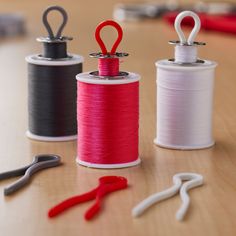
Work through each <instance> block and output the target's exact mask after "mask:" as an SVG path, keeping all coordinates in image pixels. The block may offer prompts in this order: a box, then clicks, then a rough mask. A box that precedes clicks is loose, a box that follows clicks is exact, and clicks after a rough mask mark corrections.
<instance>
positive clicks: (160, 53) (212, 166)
mask: <svg viewBox="0 0 236 236" xmlns="http://www.w3.org/2000/svg"><path fill="white" fill-rule="evenodd" d="M0 3H1V12H15V11H19V12H22V13H23V14H24V15H25V17H26V23H27V29H28V34H27V35H26V36H24V37H17V38H12V39H2V40H0V78H1V86H0V110H1V115H0V131H1V132H0V144H1V149H0V172H2V171H6V170H10V169H14V168H17V167H19V166H23V165H25V164H27V163H29V162H31V160H32V157H33V156H34V155H36V154H41V153H56V154H59V155H61V156H62V160H63V163H64V165H63V166H61V167H58V168H53V169H50V170H45V171H42V172H39V173H37V174H36V175H35V177H34V178H33V179H32V181H31V183H30V184H29V185H28V186H26V187H25V188H23V189H22V190H20V191H18V192H17V193H15V194H14V195H12V196H8V197H4V195H3V188H4V187H5V186H7V185H9V184H10V183H12V181H14V180H16V179H11V180H5V181H1V182H0V192H1V194H0V235H1V236H11V235H24V236H32V235H34V236H42V235H44V236H48V235H57V236H65V235H67V236H71V235H86V236H87V235H104V236H106V235H107V236H108V235H109V236H110V235H112V236H117V235H122V236H123V235H135V236H139V235H155V236H156V235H181V236H183V235H188V236H189V235H208V236H209V235H214V236H217V235H227V236H229V235H232V236H233V235H236V204H235V199H236V184H235V183H236V92H235V91H236V79H235V75H236V65H235V54H236V39H235V36H233V35H226V34H220V33H212V32H204V31H202V32H201V33H200V34H199V35H198V40H199V41H204V42H206V43H207V46H205V47H204V48H200V49H199V55H200V57H201V58H205V59H210V60H215V61H217V62H218V63H219V66H218V67H217V72H216V80H215V82H216V85H215V100H214V101H215V102H214V137H215V140H216V145H215V146H214V147H213V148H209V149H205V150H198V151H176V150H168V149H163V148H160V147H157V146H155V145H154V144H153V139H154V137H155V130H156V115H155V110H156V108H155V104H156V82H155V79H156V69H155V66H154V63H155V61H156V60H158V59H163V58H171V57H173V47H172V46H170V45H168V44H167V42H168V40H170V39H173V40H174V39H177V35H176V33H175V31H174V29H173V27H171V26H170V25H168V24H166V23H165V22H162V21H161V20H153V21H143V22H137V23H122V27H123V30H124V38H123V42H122V43H121V45H120V47H119V48H120V50H119V51H126V52H128V53H130V56H129V57H128V58H126V59H125V61H124V62H123V63H122V66H121V67H122V70H127V71H133V72H137V73H139V74H141V76H142V81H141V86H140V145H139V148H140V156H141V158H142V164H141V165H139V166H137V167H133V168H127V169H118V170H98V169H89V168H85V167H82V166H78V165H76V163H75V156H76V142H62V143H47V142H36V141H31V140H29V139H27V138H26V136H25V131H26V130H27V67H26V62H25V61H24V57H25V56H26V55H28V54H32V53H37V52H40V51H41V48H42V47H41V46H42V45H40V43H37V42H36V41H35V38H36V37H37V36H42V35H46V32H45V29H44V28H43V26H42V23H41V15H42V12H43V10H44V8H45V7H47V6H48V5H51V4H52V3H54V2H52V1H49V0H47V1H46V0H41V1H29V0H22V1H18V0H12V1H7V0H1V1H0ZM57 3H58V4H60V2H57ZM114 3H115V1H108V0H106V1H105V0H103V1H102V0H101V1H82V0H81V1H72V0H70V1H68V0H67V1H63V2H62V4H61V6H63V7H64V8H65V9H66V10H67V12H68V14H69V22H68V25H67V27H66V29H65V35H69V36H73V37H74V40H73V41H72V42H71V43H70V44H69V46H68V47H69V50H70V52H73V53H77V54H81V55H84V56H85V63H84V71H88V70H95V69H96V63H97V62H96V60H95V59H90V58H89V57H88V54H89V53H91V52H97V51H99V48H98V45H97V43H96V42H95V40H94V36H93V34H94V30H95V27H96V25H97V24H98V23H99V22H100V21H102V20H105V19H109V18H111V17H112V10H113V5H114ZM52 15H53V14H52ZM50 19H51V20H52V21H53V22H54V21H55V22H57V21H59V15H58V16H56V15H53V16H52V17H51V18H50ZM104 31H105V32H104V37H105V38H106V39H107V41H109V42H110V44H109V42H108V44H109V45H111V43H112V40H114V39H115V36H116V33H115V31H114V32H113V30H112V29H107V30H104ZM108 35H112V36H111V37H109V36H108ZM177 172H196V173H200V174H202V175H203V176H204V180H205V184H204V186H203V187H200V188H198V189H194V190H192V191H191V193H190V195H191V206H190V208H189V211H188V214H187V216H186V219H185V220H184V222H177V221H176V220H175V212H176V210H177V209H178V207H179V206H180V199H179V197H174V198H172V199H170V200H168V201H165V202H162V203H160V204H158V205H156V206H154V207H152V208H151V209H150V210H148V211H147V212H146V213H145V214H144V215H143V216H142V217H140V218H138V219H133V218H132V217H131V209H132V207H133V206H134V205H136V204H137V203H138V202H140V200H142V199H144V198H145V197H147V196H149V195H150V194H152V193H155V192H157V191H161V190H163V189H165V188H166V187H168V186H170V185H171V184H172V176H173V175H174V174H175V173H177ZM103 175H121V176H125V177H127V178H128V181H129V188H128V189H127V190H123V191H120V192H116V193H114V194H111V195H110V196H109V197H107V198H106V200H105V205H104V208H103V210H102V212H101V214H100V215H99V216H98V217H96V218H95V219H94V220H93V221H91V222H86V221H85V220H84V219H83V214H84V212H85V210H86V209H87V208H88V207H89V205H90V204H91V203H85V204H83V205H81V206H78V207H74V208H73V209H71V210H70V211H68V212H66V213H65V214H62V215H61V216H59V217H57V218H55V219H52V220H51V219H48V218H47V210H48V209H49V208H50V207H51V206H53V205H54V204H55V203H58V202H59V201H61V200H63V199H65V198H67V197H69V196H73V195H76V194H80V193H83V192H85V191H87V190H89V189H91V188H93V187H95V186H96V185H97V180H98V178H99V177H100V176H103Z"/></svg>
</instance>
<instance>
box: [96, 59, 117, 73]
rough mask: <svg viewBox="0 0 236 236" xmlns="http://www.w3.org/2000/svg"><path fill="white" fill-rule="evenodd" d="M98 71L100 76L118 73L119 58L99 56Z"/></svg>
mask: <svg viewBox="0 0 236 236" xmlns="http://www.w3.org/2000/svg"><path fill="white" fill-rule="evenodd" d="M98 72H99V75H100V76H117V75H119V58H99V59H98Z"/></svg>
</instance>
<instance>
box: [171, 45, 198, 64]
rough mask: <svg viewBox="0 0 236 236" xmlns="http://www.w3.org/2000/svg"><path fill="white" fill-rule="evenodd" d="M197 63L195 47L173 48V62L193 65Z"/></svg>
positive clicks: (181, 46) (178, 46) (182, 46)
mask: <svg viewBox="0 0 236 236" xmlns="http://www.w3.org/2000/svg"><path fill="white" fill-rule="evenodd" d="M196 61H197V47H196V46H189V45H187V46H184V45H176V46H175V62H177V63H194V62H196Z"/></svg>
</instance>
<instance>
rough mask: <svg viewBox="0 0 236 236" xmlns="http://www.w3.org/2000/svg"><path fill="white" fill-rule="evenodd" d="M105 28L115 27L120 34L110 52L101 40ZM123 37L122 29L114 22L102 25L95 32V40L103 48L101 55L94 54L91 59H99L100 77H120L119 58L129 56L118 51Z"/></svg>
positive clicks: (105, 22) (108, 21) (109, 21)
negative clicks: (101, 33)
mask: <svg viewBox="0 0 236 236" xmlns="http://www.w3.org/2000/svg"><path fill="white" fill-rule="evenodd" d="M105 26H113V27H114V28H115V29H116V30H117V33H118V37H117V39H116V41H115V42H114V44H113V46H112V49H111V51H110V52H108V51H107V48H106V46H105V44H104V42H103V41H102V39H101V36H100V32H101V30H102V29H103V28H104V27H105ZM122 37H123V31H122V28H121V27H120V25H119V24H118V23H116V22H115V21H112V20H107V21H104V22H102V23H100V24H99V25H98V26H97V28H96V31H95V38H96V40H97V42H98V44H99V46H100V48H101V51H102V52H101V53H92V54H90V56H91V57H96V58H98V75H99V76H118V75H119V57H125V56H128V53H117V52H116V49H117V47H118V46H119V44H120V42H121V40H122Z"/></svg>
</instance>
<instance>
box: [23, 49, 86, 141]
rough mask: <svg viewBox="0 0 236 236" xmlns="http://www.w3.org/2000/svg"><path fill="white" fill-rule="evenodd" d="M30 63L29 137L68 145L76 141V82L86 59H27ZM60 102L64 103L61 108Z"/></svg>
mask: <svg viewBox="0 0 236 236" xmlns="http://www.w3.org/2000/svg"><path fill="white" fill-rule="evenodd" d="M26 61H27V62H28V90H29V92H28V111H29V114H28V122H29V130H28V131H27V136H28V137H29V138H31V139H35V140H39V141H68V140H74V139H76V138H77V125H76V91H77V88H76V80H75V76H76V75H77V74H78V73H81V72H82V63H83V57H82V56H79V55H74V54H71V55H68V57H67V58H60V59H47V58H44V57H42V56H40V55H30V56H27V57H26ZM59 102H61V103H60V104H59Z"/></svg>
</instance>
